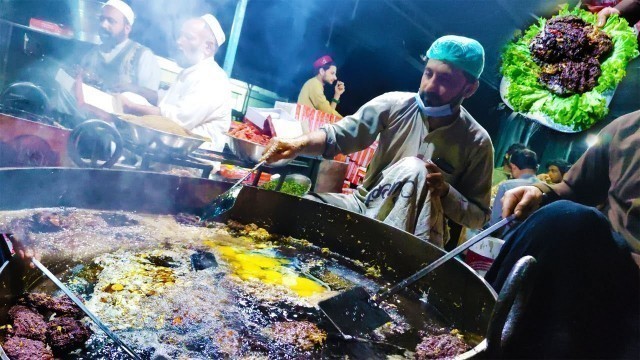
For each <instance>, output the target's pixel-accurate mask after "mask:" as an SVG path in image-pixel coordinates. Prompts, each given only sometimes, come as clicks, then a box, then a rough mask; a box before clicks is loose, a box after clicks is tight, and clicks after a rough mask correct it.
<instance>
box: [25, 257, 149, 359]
mask: <svg viewBox="0 0 640 360" xmlns="http://www.w3.org/2000/svg"><path fill="white" fill-rule="evenodd" d="M31 262H32V263H33V265H35V266H36V267H37V268H38V269H40V271H42V273H43V274H45V275H46V276H47V277H48V278H49V280H51V281H53V283H54V284H56V286H57V287H58V288H59V289H60V290H62V292H64V293H65V294H66V295H67V296H68V297H69V298H70V299H71V301H73V302H74V303H75V304H76V305H78V307H79V308H80V310H82V311H83V312H84V313H85V315H87V316H88V317H89V319H91V321H93V322H94V323H95V324H96V325H97V326H98V327H99V328H100V330H102V331H104V333H105V334H107V336H108V337H110V338H111V340H113V342H115V343H116V344H117V345H118V346H120V348H121V349H122V350H124V351H125V352H126V353H127V354H128V355H129V356H131V358H133V359H136V360H142V358H140V357H139V356H138V355H136V353H134V352H133V350H131V348H130V347H129V346H128V345H127V344H125V343H124V342H122V340H120V338H119V337H118V336H117V335H116V334H114V333H113V332H112V331H111V330H110V329H109V328H108V327H107V325H105V324H104V323H103V322H102V321H101V320H100V319H99V318H98V317H97V316H96V315H94V314H93V313H92V312H91V311H90V310H89V309H87V307H86V306H84V304H83V303H82V301H80V299H78V297H77V296H76V294H74V293H73V292H71V290H69V288H67V287H66V286H65V285H64V284H63V283H62V282H61V281H60V280H59V279H58V278H57V277H56V276H55V275H53V273H52V272H51V271H49V269H47V268H46V267H45V266H44V265H42V264H41V263H40V261H38V260H36V259H31Z"/></svg>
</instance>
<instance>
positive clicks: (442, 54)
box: [427, 35, 484, 79]
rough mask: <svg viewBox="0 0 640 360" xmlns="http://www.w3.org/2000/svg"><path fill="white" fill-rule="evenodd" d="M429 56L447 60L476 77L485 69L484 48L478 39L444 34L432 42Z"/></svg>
mask: <svg viewBox="0 0 640 360" xmlns="http://www.w3.org/2000/svg"><path fill="white" fill-rule="evenodd" d="M427 58H429V59H434V60H440V61H446V62H448V63H449V64H451V65H453V66H455V67H457V68H459V69H461V70H464V71H466V72H468V73H469V74H471V76H473V77H475V78H476V79H479V78H480V74H482V69H484V48H483V47H482V45H480V43H479V42H478V41H476V40H473V39H470V38H467V37H464V36H456V35H446V36H443V37H441V38H439V39H437V40H436V41H434V42H433V44H431V47H430V48H429V50H427Z"/></svg>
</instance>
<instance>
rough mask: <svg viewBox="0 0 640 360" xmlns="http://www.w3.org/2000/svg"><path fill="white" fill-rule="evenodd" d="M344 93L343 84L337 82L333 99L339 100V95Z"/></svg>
mask: <svg viewBox="0 0 640 360" xmlns="http://www.w3.org/2000/svg"><path fill="white" fill-rule="evenodd" d="M344 91H345V87H344V83H343V82H342V81H338V82H337V83H336V88H335V92H334V95H333V97H334V98H335V99H339V98H340V95H342V94H343V93H344Z"/></svg>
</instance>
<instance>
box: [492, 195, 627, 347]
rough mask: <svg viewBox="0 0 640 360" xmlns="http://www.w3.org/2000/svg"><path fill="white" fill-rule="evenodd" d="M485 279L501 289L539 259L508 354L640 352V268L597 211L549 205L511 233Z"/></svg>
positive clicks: (563, 202) (574, 205) (560, 203)
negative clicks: (516, 270)
mask: <svg viewBox="0 0 640 360" xmlns="http://www.w3.org/2000/svg"><path fill="white" fill-rule="evenodd" d="M505 240H506V242H505V244H504V246H503V247H502V250H501V252H500V254H499V255H498V257H497V259H496V260H495V262H494V264H493V266H492V267H491V269H489V272H488V273H487V275H486V277H485V278H486V280H487V281H489V283H490V284H491V285H492V286H493V287H494V289H495V290H496V291H498V292H499V291H500V290H501V289H502V286H503V285H504V282H505V280H506V278H507V275H508V273H509V271H510V270H511V268H512V267H513V265H514V264H515V263H516V261H518V259H520V258H521V257H523V256H525V255H531V256H533V257H535V258H536V260H537V275H536V279H535V281H534V282H533V284H534V285H533V290H532V294H531V298H530V300H529V303H528V305H527V308H526V311H525V312H524V314H523V317H522V322H521V323H519V324H518V325H517V327H516V329H517V330H516V331H515V332H514V335H513V337H512V339H511V341H510V342H508V343H507V344H506V345H505V346H506V347H505V357H506V358H618V359H619V358H633V359H638V358H639V357H640V330H639V328H640V269H638V267H637V265H636V264H635V263H634V262H633V260H632V258H631V255H630V249H629V247H628V245H627V244H626V242H625V241H624V239H622V238H621V237H620V236H619V235H618V234H616V233H615V232H613V231H612V230H611V226H610V224H609V222H608V220H607V219H606V218H605V217H604V216H603V215H602V213H600V212H599V211H598V210H597V209H595V208H592V207H587V206H584V205H580V204H577V203H573V202H570V201H566V200H561V201H557V202H554V203H552V204H550V205H547V206H545V207H543V208H541V209H540V210H538V211H537V212H535V213H534V214H532V215H531V216H530V217H529V218H528V219H527V220H526V221H525V222H524V223H523V224H522V225H520V226H519V227H518V228H516V229H514V230H513V231H512V232H510V233H509V234H508V235H507V237H506V239H505Z"/></svg>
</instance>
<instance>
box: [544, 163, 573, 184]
mask: <svg viewBox="0 0 640 360" xmlns="http://www.w3.org/2000/svg"><path fill="white" fill-rule="evenodd" d="M569 168H571V164H569V162H568V161H566V160H563V159H555V160H551V161H549V162H548V163H547V173H546V174H541V175H546V176H542V178H540V177H539V178H540V180H543V181H545V182H547V183H549V184H560V183H561V182H562V177H563V176H564V174H565V173H566V172H567V171H569Z"/></svg>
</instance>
